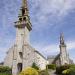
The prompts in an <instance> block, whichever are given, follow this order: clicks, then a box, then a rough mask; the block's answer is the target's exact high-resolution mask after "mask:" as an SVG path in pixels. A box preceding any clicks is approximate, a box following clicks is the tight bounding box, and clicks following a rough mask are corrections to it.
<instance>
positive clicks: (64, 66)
mask: <svg viewBox="0 0 75 75" xmlns="http://www.w3.org/2000/svg"><path fill="white" fill-rule="evenodd" d="M67 69H69V65H63V66H59V67H56V73H57V74H62V72H63V71H64V70H67Z"/></svg>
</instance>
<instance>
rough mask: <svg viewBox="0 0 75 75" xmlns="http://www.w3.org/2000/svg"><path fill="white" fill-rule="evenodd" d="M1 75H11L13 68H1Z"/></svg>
mask: <svg viewBox="0 0 75 75" xmlns="http://www.w3.org/2000/svg"><path fill="white" fill-rule="evenodd" d="M0 75H11V68H9V67H7V66H0Z"/></svg>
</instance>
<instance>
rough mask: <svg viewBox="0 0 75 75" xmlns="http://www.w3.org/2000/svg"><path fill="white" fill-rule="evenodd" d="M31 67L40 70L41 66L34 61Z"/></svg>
mask: <svg viewBox="0 0 75 75" xmlns="http://www.w3.org/2000/svg"><path fill="white" fill-rule="evenodd" d="M31 67H32V68H34V69H36V70H39V67H38V66H37V65H36V63H33V64H32V66H31Z"/></svg>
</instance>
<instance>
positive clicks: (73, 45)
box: [34, 41, 75, 55]
mask: <svg viewBox="0 0 75 75" xmlns="http://www.w3.org/2000/svg"><path fill="white" fill-rule="evenodd" d="M66 45H67V51H70V50H72V49H75V41H71V42H70V41H69V42H66ZM34 47H35V48H36V49H37V50H39V51H40V52H43V53H44V54H45V55H52V54H53V55H54V54H57V53H59V52H60V48H59V44H50V45H46V46H41V45H36V46H34Z"/></svg>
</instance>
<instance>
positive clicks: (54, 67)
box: [46, 64, 56, 70]
mask: <svg viewBox="0 0 75 75" xmlns="http://www.w3.org/2000/svg"><path fill="white" fill-rule="evenodd" d="M46 68H47V69H52V70H55V69H56V65H55V64H50V65H47V66H46Z"/></svg>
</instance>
